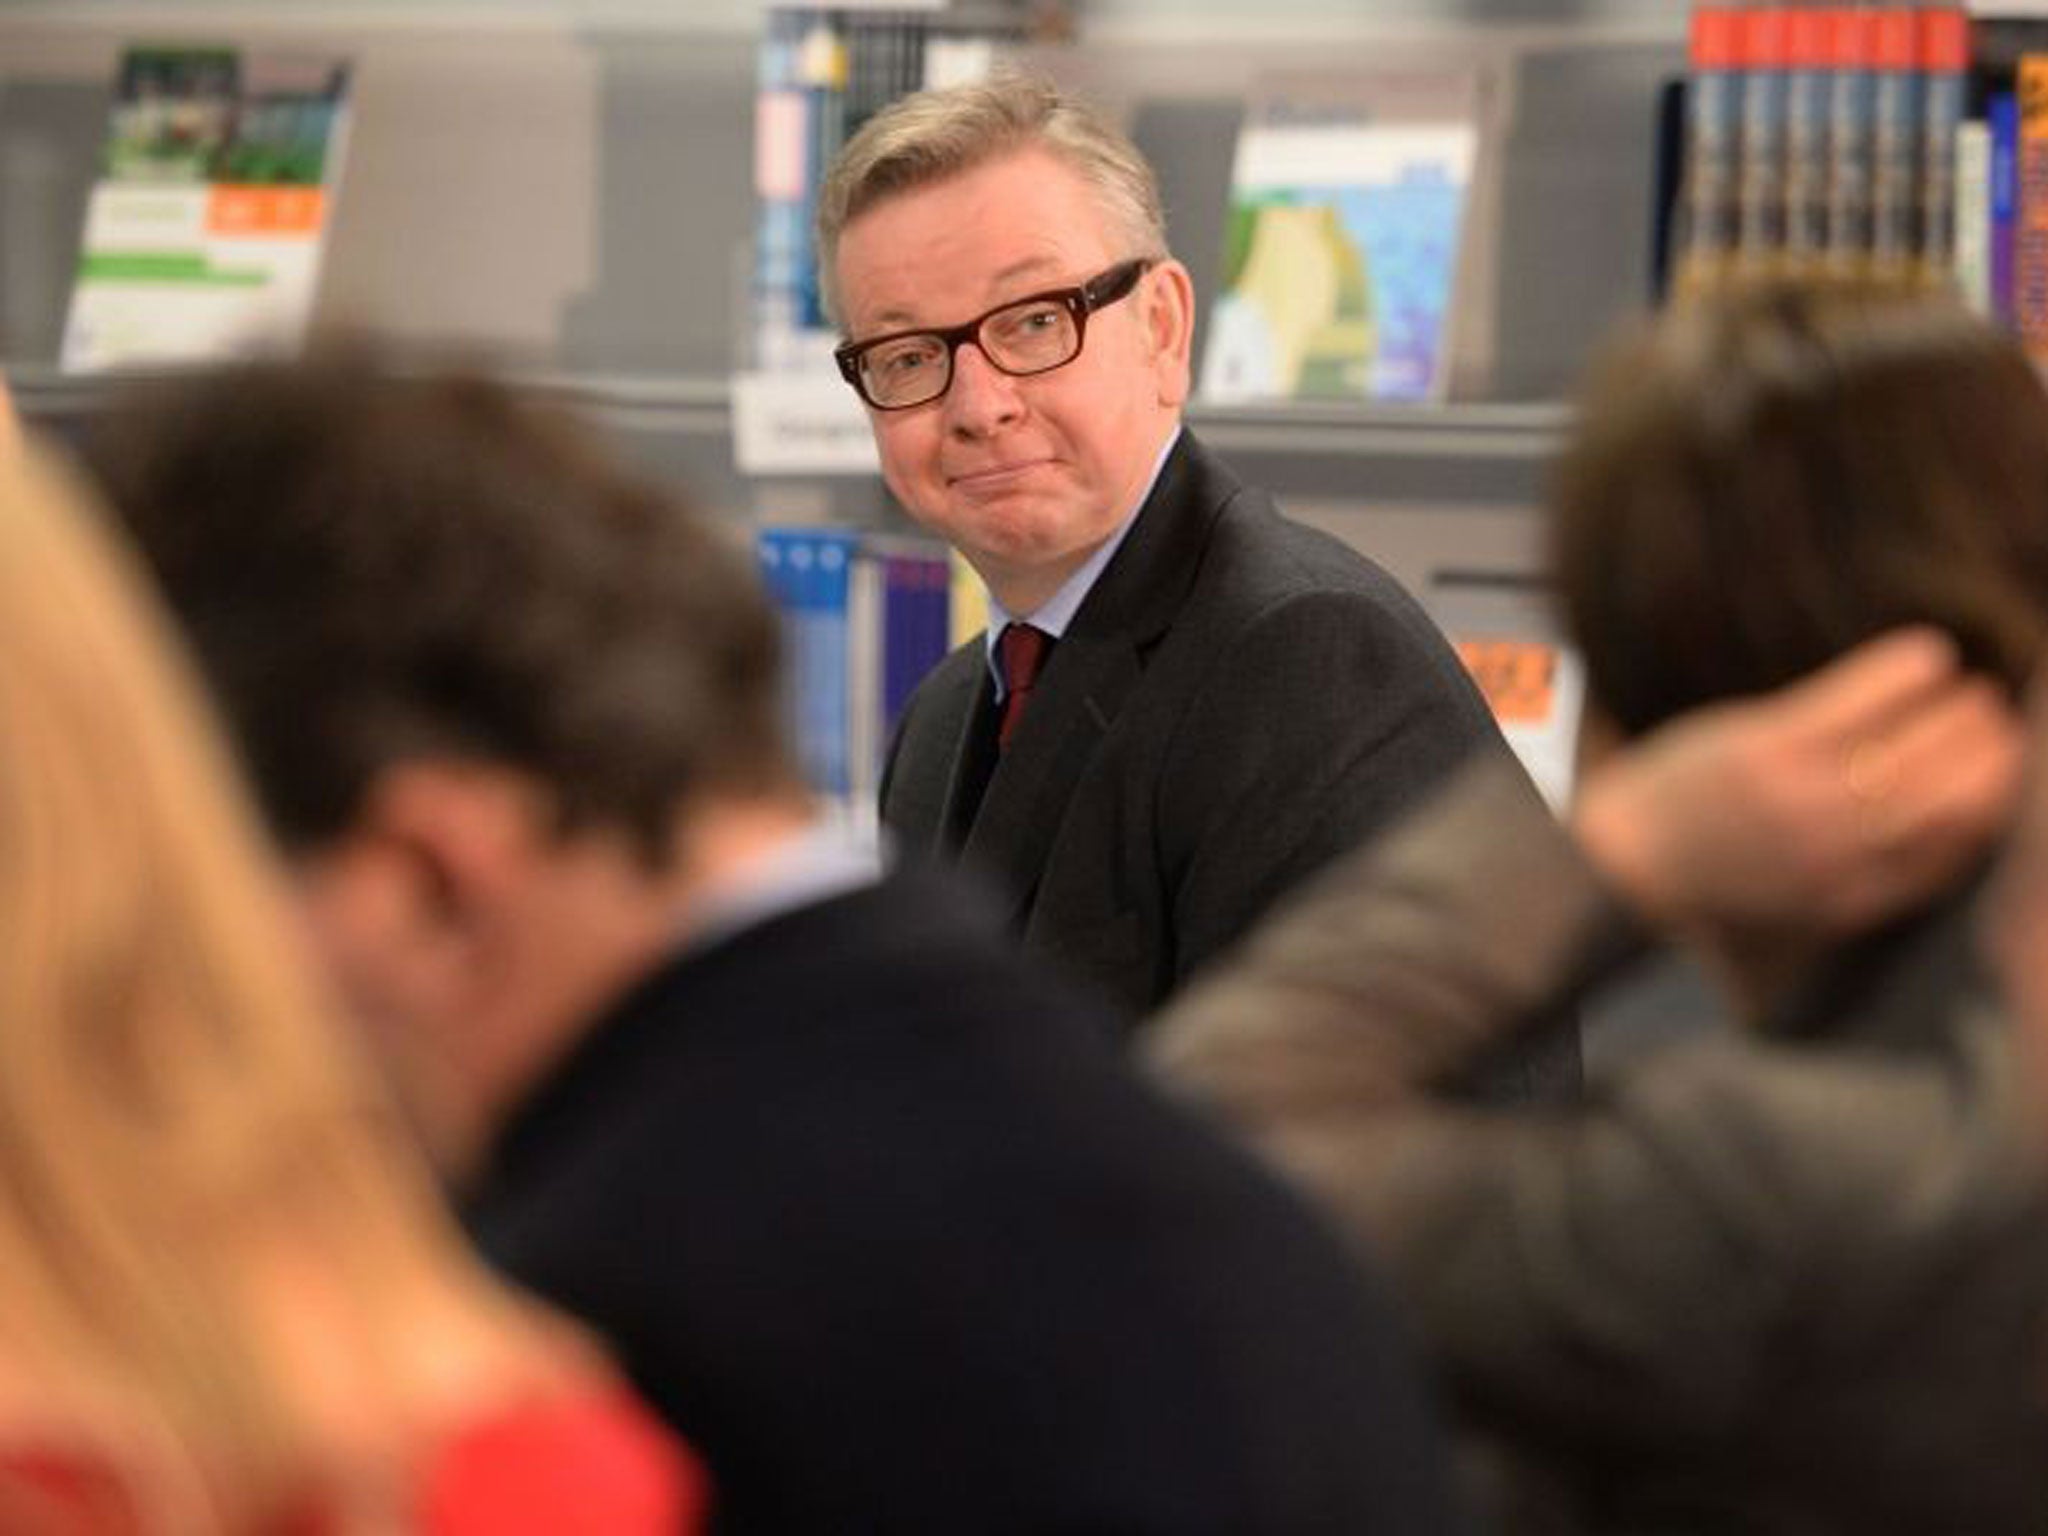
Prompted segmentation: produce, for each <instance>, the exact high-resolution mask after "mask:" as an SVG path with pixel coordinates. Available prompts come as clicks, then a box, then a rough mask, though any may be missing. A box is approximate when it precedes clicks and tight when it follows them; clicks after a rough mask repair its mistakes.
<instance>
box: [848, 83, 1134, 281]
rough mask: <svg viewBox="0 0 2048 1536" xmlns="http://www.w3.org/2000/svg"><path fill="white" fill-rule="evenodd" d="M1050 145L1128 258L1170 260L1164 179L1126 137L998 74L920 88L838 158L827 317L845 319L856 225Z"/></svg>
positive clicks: (1065, 101)
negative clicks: (907, 197) (847, 251)
mask: <svg viewBox="0 0 2048 1536" xmlns="http://www.w3.org/2000/svg"><path fill="white" fill-rule="evenodd" d="M1027 149H1042V150H1044V151H1046V152H1047V153H1048V154H1051V155H1053V156H1055V157H1056V158H1058V159H1059V160H1061V161H1063V162H1065V163H1066V164H1067V165H1068V166H1069V167H1071V168H1072V169H1073V170H1074V171H1075V172H1076V173H1077V174H1078V175H1079V176H1080V177H1081V178H1082V180H1083V181H1085V182H1086V183H1087V184H1088V186H1089V187H1090V188H1091V189H1092V190H1093V191H1094V194H1095V198H1096V201H1097V203H1098V204H1099V205H1100V207H1101V209H1102V213H1103V217H1104V218H1105V219H1106V220H1107V221H1108V223H1109V225H1110V227H1111V228H1112V229H1114V230H1115V231H1116V232H1117V233H1118V234H1120V235H1121V236H1122V237H1123V240H1124V242H1125V243H1126V245H1127V246H1128V249H1127V250H1125V251H1124V252H1123V254H1124V255H1125V256H1126V257H1132V256H1143V257H1146V258H1148V259H1149V260H1153V261H1163V260H1165V259H1166V258H1167V256H1168V254H1169V252H1168V251H1167V248H1166V214H1165V210H1164V208H1163V206H1162V205H1161V202H1160V198H1159V180H1158V178H1157V177H1156V176H1155V175H1154V174H1153V172H1152V167H1151V166H1150V165H1149V164H1147V163H1146V160H1145V157H1144V156H1143V155H1141V154H1140V153H1139V152H1138V148H1137V146H1136V145H1135V144H1133V143H1132V142H1131V141H1130V139H1129V138H1128V137H1126V136H1125V134H1124V133H1123V131H1122V130H1121V129H1119V128H1118V127H1117V126H1116V125H1115V124H1114V123H1112V122H1111V121H1110V120H1109V119H1108V117H1106V116H1105V115H1103V113H1101V112H1100V111H1098V110H1097V109H1096V108H1094V107H1092V106H1090V105H1088V104H1087V103H1085V102H1082V101H1080V100H1077V99H1075V98H1073V97H1070V96H1066V95H1063V94H1062V93H1061V91H1060V89H1059V88H1058V87H1057V86H1055V85H1054V84H1053V83H1052V82H1051V81H1049V80H1047V79H1045V78H1043V77H1042V76H1039V75H1034V74H1029V73H1026V72H1024V71H1022V70H1015V69H1005V70H998V71H997V72H996V73H995V74H994V75H992V76H991V77H990V78H989V79H987V80H985V81H978V82H976V83H974V84H971V85H959V86H952V87H949V88H947V89H945V90H937V91H920V92H917V93H916V94H914V95H911V96H906V97H904V98H903V99H902V100H900V101H897V102H894V103H892V104H891V105H889V106H887V107H885V108H883V109H882V110H881V111H880V112H877V113H876V114H875V115H874V116H873V117H871V118H869V119H868V121H867V122H866V123H865V124H864V125H863V126H862V127H861V129H860V131H859V132H858V133H856V134H855V135H854V136H853V137H852V138H851V139H849V140H848V141H847V143H846V147H845V148H844V149H842V150H841V151H840V152H839V156H838V158H837V159H836V160H834V161H833V162H832V168H831V170H830V172H828V173H827V175H826V177H825V183H824V185H823V186H822V187H821V188H819V191H818V212H817V246H818V273H819V277H820V279H821V282H822V286H823V290H824V296H825V309H826V313H827V314H829V315H832V316H834V317H835V318H836V317H838V316H839V314H840V309H839V278H838V272H837V267H838V261H839V240H840V236H841V235H843V234H844V233H845V232H846V227H847V225H849V224H851V223H852V222H853V221H854V220H855V219H857V218H859V217H860V216H861V215H862V214H863V213H865V212H867V210H868V209H870V208H872V207H874V206H875V205H876V204H877V203H880V202H882V201H884V200H885V199H888V198H890V197H894V196H895V195H897V194H898V193H902V192H909V191H913V190H916V189H917V188H920V187H927V186H931V185H932V184H934V183H936V182H941V181H948V180H951V179H952V178H953V177H955V176H960V175H964V174H965V173H966V172H968V171H972V170H978V169H979V168H980V167H982V166H984V165H987V164H989V163H990V162H991V161H994V160H999V159H1002V158H1004V157H1005V156H1008V155H1013V154H1017V153H1020V152H1021V151H1024V150H1027Z"/></svg>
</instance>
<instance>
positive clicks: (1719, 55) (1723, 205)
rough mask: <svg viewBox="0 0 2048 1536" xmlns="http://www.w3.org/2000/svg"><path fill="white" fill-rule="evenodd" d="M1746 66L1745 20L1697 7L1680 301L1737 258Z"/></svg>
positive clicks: (1725, 10) (1688, 95)
mask: <svg viewBox="0 0 2048 1536" xmlns="http://www.w3.org/2000/svg"><path fill="white" fill-rule="evenodd" d="M1742 59H1743V34H1742V20H1741V13H1740V12H1739V11H1737V10H1736V9H1735V8H1734V7H1733V6H1730V5H1700V6H1695V7H1694V8H1693V13H1692V22H1691V28H1690V32H1689V41H1688V49H1687V75H1686V89H1685V122H1686V146H1685V155H1684V172H1683V175H1682V177H1681V181H1680V187H1681V190H1680V193H1679V197H1680V202H1681V205H1682V207H1683V215H1682V218H1681V220H1680V228H1681V230H1682V248H1681V251H1680V254H1679V257H1678V260H1677V262H1676V263H1675V266H1676V275H1675V278H1674V287H1675V288H1676V290H1677V291H1678V292H1679V293H1681V294H1685V293H1691V292H1696V291H1698V290H1699V289H1701V288H1704V287H1707V286H1710V285H1711V284H1713V283H1714V282H1716V281H1718V280H1719V279H1720V278H1721V277H1722V276H1723V275H1724V274H1725V273H1726V271H1727V269H1728V266H1729V264H1730V263H1731V262H1732V261H1733V260H1734V257H1735V247H1736V237H1737V233H1738V231H1739V229H1740V227H1741V201H1740V195H1739V194H1740V188H1741V154H1742V95H1743V71H1742Z"/></svg>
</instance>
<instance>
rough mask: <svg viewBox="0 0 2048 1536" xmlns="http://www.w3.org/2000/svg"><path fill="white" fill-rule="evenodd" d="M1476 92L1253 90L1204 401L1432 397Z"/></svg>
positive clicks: (1460, 87) (1439, 79)
mask: <svg viewBox="0 0 2048 1536" xmlns="http://www.w3.org/2000/svg"><path fill="white" fill-rule="evenodd" d="M1478 94H1479V82H1478V80H1477V77H1476V76H1474V75H1472V74H1469V73H1435V74H1417V75H1408V76H1387V77H1373V76H1369V75H1368V76H1360V77H1353V78H1347V79H1345V80H1341V81H1334V82H1332V81H1322V80H1300V79H1295V80H1286V81H1271V82H1268V83H1267V84H1266V86H1264V87H1263V88H1262V90H1261V91H1260V92H1259V94H1258V95H1257V96H1256V97H1255V98H1254V100H1253V101H1252V103H1251V105H1250V107H1249V108H1248V111H1247V116H1246V120H1245V122H1244V124H1243V126H1242V128H1241V129H1240V131H1239V134H1238V140H1237V148H1236V156H1235V160H1234V163H1233V169H1232V174H1231V191H1230V212H1229V217H1228V224H1227V231H1226V239H1225V244H1226V249H1225V254H1224V262H1223V280H1222V284H1221V292H1220V293H1219V294H1218V296H1217V299H1216V302H1215V305H1214V307H1213V308H1212V310H1211V312H1210V316H1209V330H1208V338H1207V343H1206V347H1205V350H1204V353H1203V362H1202V372H1201V380H1200V389H1201V393H1202V395H1203V396H1204V397H1205V398H1206V399H1208V400H1210V401H1212V402H1216V403H1229V402H1238V401H1259V400H1344V399H1349V400H1387V401H1424V400H1436V399H1441V398H1442V397H1443V395H1444V393H1445V385H1446V377H1447V374H1446V366H1445V365H1446V362H1447V360H1448V357H1449V352H1450V346H1449V341H1450V331H1451V328H1452V325H1453V323H1454V321H1455V318H1456V309H1455V301H1456V291H1455V290H1456V276H1457V272H1458V266H1459V259H1460V247H1461V241H1462V238H1463V233H1464V223H1465V213H1466V204H1467V193H1468V191H1469V188H1470V186H1471V183H1472V179H1473V172H1474V166H1475V162H1476V160H1477V158H1478V154H1479V148H1480V146H1479V137H1480V133H1479V118H1478V111H1477V102H1478Z"/></svg>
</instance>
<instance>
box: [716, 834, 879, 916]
mask: <svg viewBox="0 0 2048 1536" xmlns="http://www.w3.org/2000/svg"><path fill="white" fill-rule="evenodd" d="M881 876H882V851H881V848H880V846H879V845H878V843H877V841H876V839H875V837H874V836H873V834H872V833H865V834H864V833H862V832H860V831H858V830H857V829H855V828H854V827H852V826H849V825H847V824H846V823H845V822H844V821H842V820H839V819H835V818H834V817H832V816H830V815H821V816H819V817H818V818H817V820H815V821H813V822H812V823H811V825H810V826H808V827H806V828H804V830H803V831H801V832H798V833H797V834H795V835H794V836H792V837H791V838H789V839H788V840H787V841H786V842H784V843H783V844H782V845H781V846H780V847H778V848H775V849H773V850H772V851H770V852H768V853H766V854H764V855H762V856H761V857H760V858H759V859H757V860H755V861H754V862H753V863H751V864H749V865H748V866H747V867H746V868H744V869H741V870H737V871H735V872H734V873H732V874H731V875H730V876H728V877H727V878H725V879H724V880H721V881H720V882H719V884H718V885H717V887H716V888H714V889H712V890H709V891H707V892H705V893H704V894H703V895H702V896H701V897H700V898H699V900H698V902H697V903H696V906H695V909H694V910H693V911H692V912H691V914H690V926H689V932H688V934H687V936H686V940H685V942H686V944H687V945H688V947H689V948H691V949H708V948H710V947H711V946H712V945H714V944H718V943H722V942H723V941H724V940H726V939H729V938H731V937H732V936H733V935H734V934H736V933H739V932H741V931H742V930H744V929H747V928H752V927H754V926H756V925H757V924H760V923H765V922H767V921H768V920H769V919H771V918H776V917H780V916H782V915H783V914H784V913H785V912H794V911H795V910H796V909H797V908H799V907H808V906H814V905H816V904H817V903H818V902H821V901H827V900H830V899H831V898H832V897H834V896H842V895H845V894H846V893H847V892H848V891H854V890H859V889H861V888H862V887H864V886H869V885H873V884H874V883H875V882H876V881H877V880H879V879H880V878H881Z"/></svg>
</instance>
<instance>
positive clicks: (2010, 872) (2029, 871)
mask: <svg viewBox="0 0 2048 1536" xmlns="http://www.w3.org/2000/svg"><path fill="white" fill-rule="evenodd" d="M2029 714H2030V726H2029V729H2028V733H2027V734H2028V741H2027V767H2026V780H2025V784H2024V786H2023V788H2022V790H2021V794H2020V810H2019V817H2018V820H2017V822H2016V823H2015V826H2014V829H2013V834H2012V838H2011V840H2010V841H2009V842H2008V843H2007V845H2006V850H2005V853H2004V855H2003V857H2001V859H2000V860H1999V864H1998V873H1997V875H1996V876H1995V877H1994V879H1993V881H1992V885H1991V890H1990V892H1989V893H1988V899H1987V901H1986V903H1985V907H1984V926H1983V939H1984V947H1985V950H1986V952H1987V954H1988V957H1989V959H1990V961H1991V965H1992V969H1993V970H1994V971H1995V972H1996V973H1997V976H1998V979H1999V983H2000V985H2001V987H2002V988H2003V990H2004V992H2005V996H2006V998H2007V1000H2008V1001H2009V1002H2010V1004H2011V1005H2012V1008H2013V1011H2014V1012H2015V1014H2017V1015H2018V1019H2019V1028H2020V1030H2021V1035H2022V1040H2021V1046H2022V1051H2021V1054H2022V1056H2023V1057H2024V1059H2026V1060H2027V1061H2028V1062H2030V1063H2031V1064H2032V1065H2033V1067H2034V1069H2035V1080H2036V1081H2037V1082H2038V1083H2039V1084H2040V1085H2041V1088H2042V1090H2043V1091H2044V1093H2048V687H2044V686H2043V685H2042V684H2041V683H2038V682H2037V683H2036V684H2035V685H2034V689H2033V698H2032V704H2031V707H2030V711H2029Z"/></svg>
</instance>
